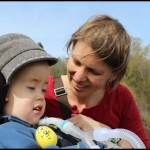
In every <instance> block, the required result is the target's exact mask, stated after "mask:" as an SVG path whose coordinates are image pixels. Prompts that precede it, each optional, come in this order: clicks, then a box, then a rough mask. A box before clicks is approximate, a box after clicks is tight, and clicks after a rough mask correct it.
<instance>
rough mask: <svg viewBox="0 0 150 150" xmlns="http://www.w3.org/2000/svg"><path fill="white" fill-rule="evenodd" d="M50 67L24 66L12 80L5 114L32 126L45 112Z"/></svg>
mask: <svg viewBox="0 0 150 150" xmlns="http://www.w3.org/2000/svg"><path fill="white" fill-rule="evenodd" d="M49 74H50V67H49V65H48V63H46V62H36V63H32V64H29V65H26V66H25V67H24V68H23V69H21V70H20V71H19V72H18V73H17V74H16V75H15V76H14V78H13V79H12V81H11V83H10V86H9V90H8V95H7V97H6V100H7V101H8V102H7V103H6V107H5V113H6V114H8V115H13V116H16V117H19V118H20V119H22V120H24V121H26V122H28V123H30V124H32V125H34V124H36V123H37V122H38V121H39V119H40V117H41V116H42V115H43V113H44V111H45V97H44V94H45V92H46V86H47V83H48V76H49Z"/></svg>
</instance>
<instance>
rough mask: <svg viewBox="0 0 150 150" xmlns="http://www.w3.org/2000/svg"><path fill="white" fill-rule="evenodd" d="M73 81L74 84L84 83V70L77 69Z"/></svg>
mask: <svg viewBox="0 0 150 150" xmlns="http://www.w3.org/2000/svg"><path fill="white" fill-rule="evenodd" d="M73 79H74V80H75V81H76V82H84V81H86V79H87V75H86V71H85V69H84V68H80V69H78V70H77V71H76V72H75V74H74V77H73Z"/></svg>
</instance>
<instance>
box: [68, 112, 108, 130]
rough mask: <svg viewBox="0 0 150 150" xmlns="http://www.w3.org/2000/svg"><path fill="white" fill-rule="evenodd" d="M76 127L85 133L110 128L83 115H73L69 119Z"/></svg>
mask: <svg viewBox="0 0 150 150" xmlns="http://www.w3.org/2000/svg"><path fill="white" fill-rule="evenodd" d="M68 120H69V121H71V122H72V123H73V124H74V125H75V126H77V127H79V128H80V129H81V130H83V131H91V130H94V129H96V128H109V129H110V127H109V126H107V125H105V124H103V123H100V122H98V121H95V120H94V119H92V118H90V117H87V116H84V115H81V114H72V117H71V118H69V119H68Z"/></svg>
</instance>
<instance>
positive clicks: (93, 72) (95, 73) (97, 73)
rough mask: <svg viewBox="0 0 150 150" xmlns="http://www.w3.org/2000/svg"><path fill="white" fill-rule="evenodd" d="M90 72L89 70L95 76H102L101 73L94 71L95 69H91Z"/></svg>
mask: <svg viewBox="0 0 150 150" xmlns="http://www.w3.org/2000/svg"><path fill="white" fill-rule="evenodd" d="M88 70H89V72H90V73H92V74H94V75H100V73H99V72H97V71H96V70H94V69H91V68H89V69H88Z"/></svg>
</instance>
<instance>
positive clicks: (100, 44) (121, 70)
mask: <svg viewBox="0 0 150 150" xmlns="http://www.w3.org/2000/svg"><path fill="white" fill-rule="evenodd" d="M78 40H83V41H85V42H86V43H87V44H89V45H90V47H91V48H92V49H93V52H92V53H94V54H96V55H97V56H98V57H99V58H100V60H103V61H104V62H105V63H106V64H107V65H108V66H109V67H111V69H112V72H113V74H114V75H115V77H116V78H115V79H114V80H113V81H111V82H110V87H111V89H112V88H114V87H115V86H116V85H117V83H119V82H120V81H121V79H122V78H123V76H124V74H125V72H126V69H127V64H128V61H129V57H130V45H131V39H130V36H129V34H128V33H127V31H126V30H125V28H124V27H123V26H122V24H121V23H119V21H118V20H116V19H114V18H112V17H111V16H108V15H96V16H93V17H91V18H90V19H89V20H88V21H87V22H86V23H85V24H83V25H82V26H81V27H80V28H79V29H78V30H77V31H76V32H75V33H74V34H73V35H72V37H71V38H70V40H69V41H68V43H67V51H69V50H70V49H71V50H73V48H74V46H75V44H76V43H77V41H78Z"/></svg>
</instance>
